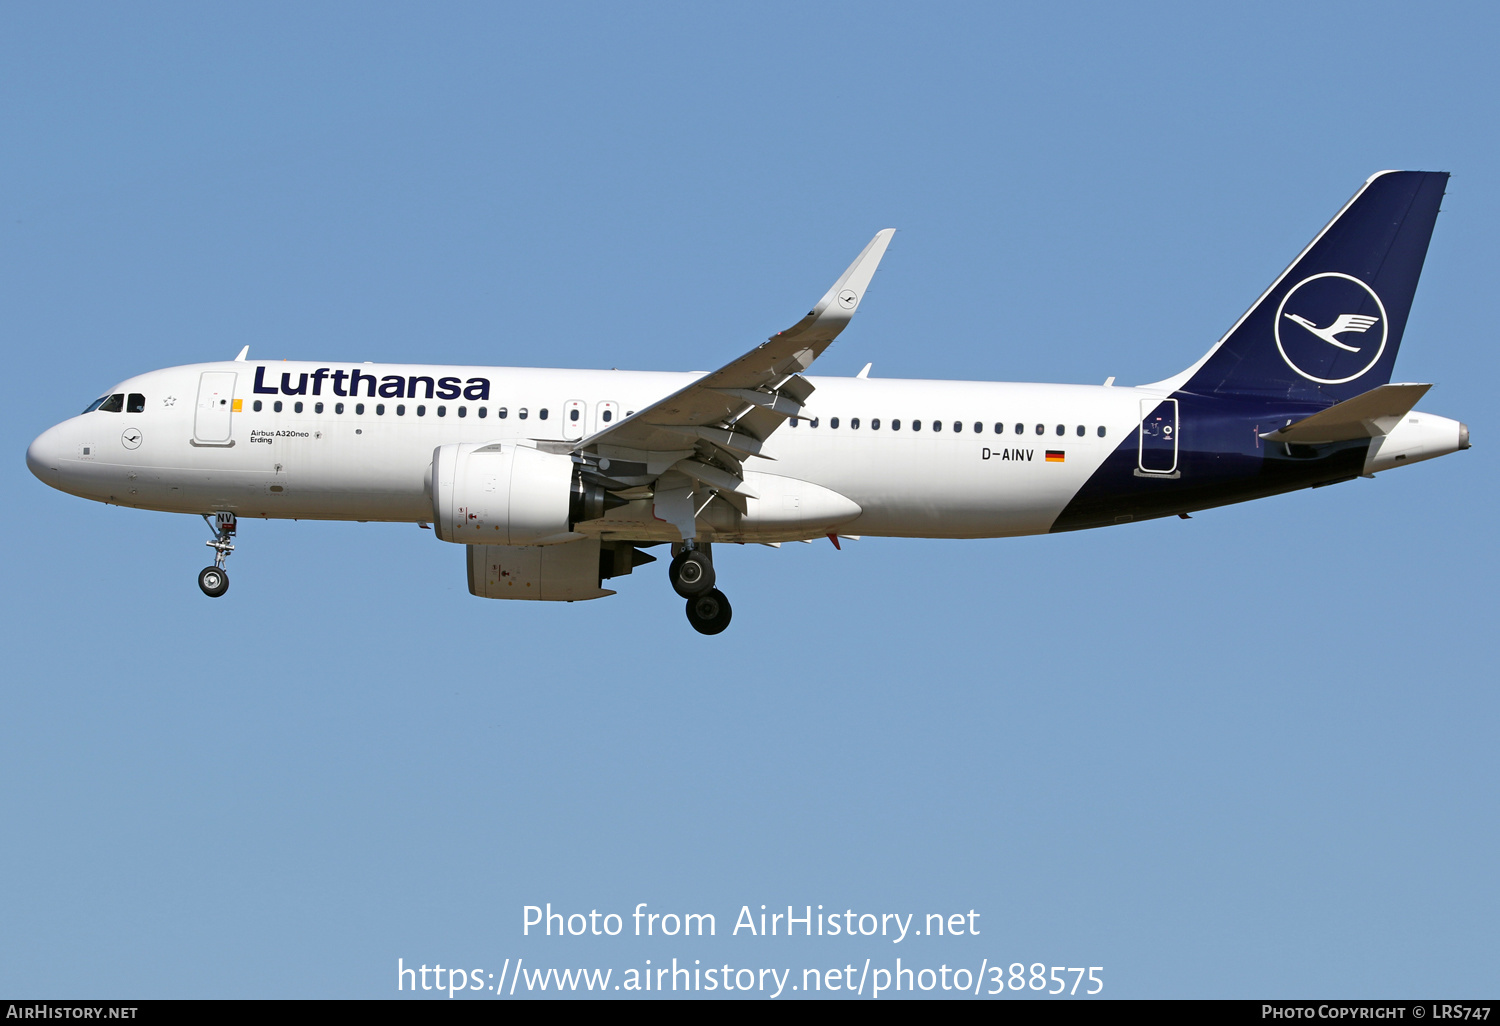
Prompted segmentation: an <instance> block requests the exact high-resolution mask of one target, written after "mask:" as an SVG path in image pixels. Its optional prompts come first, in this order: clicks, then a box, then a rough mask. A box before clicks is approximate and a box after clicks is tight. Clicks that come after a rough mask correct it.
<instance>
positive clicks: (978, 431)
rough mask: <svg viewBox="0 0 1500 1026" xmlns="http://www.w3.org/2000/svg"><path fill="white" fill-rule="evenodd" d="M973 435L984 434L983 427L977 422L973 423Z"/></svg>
mask: <svg viewBox="0 0 1500 1026" xmlns="http://www.w3.org/2000/svg"><path fill="white" fill-rule="evenodd" d="M974 433H975V434H976V435H982V434H984V425H983V424H981V423H979V421H977V420H976V421H975V422H974Z"/></svg>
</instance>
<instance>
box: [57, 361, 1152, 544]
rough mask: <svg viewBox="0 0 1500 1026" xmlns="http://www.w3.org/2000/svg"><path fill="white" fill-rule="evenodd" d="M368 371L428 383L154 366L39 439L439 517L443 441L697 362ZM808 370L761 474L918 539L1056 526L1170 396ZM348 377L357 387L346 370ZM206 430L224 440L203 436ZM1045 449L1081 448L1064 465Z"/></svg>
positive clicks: (90, 479)
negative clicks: (456, 383)
mask: <svg viewBox="0 0 1500 1026" xmlns="http://www.w3.org/2000/svg"><path fill="white" fill-rule="evenodd" d="M327 366H328V365H326V364H310V363H291V362H288V363H280V364H273V365H269V366H268V367H267V370H266V372H265V374H264V378H265V384H263V386H262V387H276V388H278V389H279V385H280V382H281V380H282V375H283V374H285V375H286V376H287V377H286V381H287V382H288V384H289V386H290V387H292V388H297V387H300V386H301V382H302V375H304V374H307V375H309V376H311V375H313V374H314V373H315V372H316V371H317V369H318V368H320V367H323V368H326V367H327ZM345 366H353V365H345ZM357 366H358V369H359V370H360V371H361V372H363V373H365V374H367V375H370V376H372V377H374V378H376V379H385V380H390V379H393V378H400V379H402V380H404V381H410V380H412V379H418V380H419V381H422V384H419V385H418V386H417V396H416V397H415V398H407V397H405V396H399V397H389V398H387V397H381V396H379V395H378V394H377V395H376V396H374V397H371V396H370V395H368V394H366V393H367V392H368V391H369V389H370V385H369V384H368V383H365V382H362V385H363V388H362V390H361V394H360V395H358V396H351V395H339V394H336V393H335V390H334V382H333V381H332V380H331V378H329V377H326V376H325V377H321V378H319V379H317V380H316V381H315V384H316V385H317V386H318V391H319V394H317V395H313V394H311V390H312V387H313V385H309V386H307V387H308V393H307V394H301V395H288V394H282V393H281V392H280V391H277V392H276V393H274V394H273V393H270V392H264V393H261V394H257V393H255V392H253V391H252V388H253V387H254V379H253V372H254V367H255V365H253V364H246V363H243V362H225V363H217V364H198V365H192V366H185V367H175V368H171V369H167V370H161V371H154V372H152V373H149V374H144V375H140V376H139V377H135V378H131V379H129V380H128V381H125V382H122V383H121V384H119V385H117V386H116V387H115V389H114V390H113V391H114V392H116V393H127V394H139V395H142V396H144V397H145V402H144V409H143V411H142V412H139V413H130V412H123V411H122V412H119V413H112V412H103V411H95V412H92V413H87V414H84V415H81V416H78V417H74V418H72V419H70V420H68V421H65V422H63V423H62V424H59V425H58V426H56V427H55V428H53V429H51V430H50V431H49V432H47V433H46V434H44V435H43V436H42V437H41V438H39V439H37V442H36V444H35V445H34V446H33V451H34V452H35V453H37V454H38V455H40V454H42V453H45V454H46V457H47V458H46V459H45V460H42V462H45V463H47V467H46V468H45V469H44V470H42V471H41V473H40V476H42V477H43V479H44V480H47V481H48V483H50V484H54V485H55V486H56V487H58V488H61V489H62V490H64V491H67V492H71V493H73V494H75V495H79V496H83V497H85V498H90V499H95V500H99V501H103V502H109V503H116V504H119V505H124V506H135V507H139V508H143V509H155V510H166V511H172V512H181V513H203V512H210V511H214V510H228V511H232V512H234V513H237V514H238V515H241V516H249V517H267V518H293V519H326V520H361V521H367V520H383V521H407V522H422V521H428V520H430V519H431V518H432V502H431V497H430V487H431V484H430V481H429V479H428V474H429V468H430V465H431V463H432V453H433V449H434V448H435V447H437V446H439V445H445V444H449V443H462V442H491V441H519V440H558V441H561V440H566V439H577V438H582V437H584V436H586V435H589V434H591V433H593V432H594V431H597V430H599V429H601V428H603V427H605V426H607V425H606V422H605V417H606V414H607V415H608V418H609V420H610V421H613V422H617V421H618V419H619V418H621V417H623V416H628V415H629V414H631V413H634V412H635V411H636V410H638V409H641V408H644V407H646V406H648V405H649V404H650V403H652V402H654V401H656V400H658V399H660V398H661V397H662V396H664V395H667V394H669V393H671V392H672V391H674V390H676V389H678V388H681V387H683V386H684V385H686V384H688V383H689V382H691V381H692V380H694V379H695V378H696V377H698V376H699V375H696V374H684V373H658V372H639V371H595V370H558V369H538V368H494V367H432V366H415V365H374V364H362V365H357ZM225 374H232V375H235V377H234V379H233V381H232V385H231V387H230V389H229V391H230V393H231V394H229V395H228V396H227V397H226V398H227V401H228V402H229V404H230V406H229V410H230V412H229V413H228V414H227V426H223V427H218V426H216V427H212V428H208V429H207V430H205V428H204V420H203V418H204V417H205V416H206V415H207V416H212V415H213V411H212V410H207V411H205V404H206V403H211V402H213V399H212V397H210V396H204V395H200V392H201V391H202V390H203V388H204V387H206V386H205V385H204V382H205V381H207V380H209V376H211V375H225ZM443 377H449V378H457V379H459V380H460V381H461V382H467V381H471V380H475V379H482V380H484V381H486V382H487V383H488V389H487V391H488V393H489V394H488V398H486V399H480V400H474V399H465V398H463V396H462V394H461V393H460V396H459V397H458V398H455V399H443V398H440V397H437V393H434V396H435V397H434V398H431V399H429V398H427V396H426V386H425V381H423V380H422V379H426V378H432V379H434V380H435V381H437V380H441V379H442V378H443ZM217 380H218V381H220V382H224V381H227V380H228V379H224V378H219V379H217ZM810 380H811V381H812V382H813V384H815V385H816V386H817V391H816V392H815V393H814V394H813V396H812V398H811V399H810V400H809V401H808V403H807V407H806V410H805V415H806V417H807V418H816V421H815V423H816V425H817V426H813V425H814V421H813V420H811V419H809V420H804V421H803V422H801V423H797V424H788V425H786V426H784V427H783V428H782V429H781V430H779V431H777V432H775V433H774V434H773V435H772V436H771V438H770V439H769V440H768V442H767V444H766V447H765V450H764V453H765V455H766V456H768V457H770V458H769V459H752V460H750V461H749V462H748V463H747V464H746V467H745V469H746V470H747V471H751V472H754V473H756V474H763V475H769V476H773V477H780V478H789V479H794V480H797V481H806V482H811V483H813V484H816V485H819V486H822V487H823V488H827V489H830V490H832V491H833V492H836V493H838V494H839V495H842V496H844V497H846V498H848V499H849V500H851V501H853V502H854V503H856V504H858V506H859V508H860V510H861V511H862V512H861V513H860V515H859V516H858V517H857V519H855V520H854V521H852V522H848V523H844V524H841V525H840V527H839V530H840V531H841V532H845V533H849V534H864V535H892V536H906V537H945V538H978V537H1000V536H1007V535H1023V534H1036V533H1042V532H1046V531H1047V530H1048V529H1049V528H1050V527H1051V525H1052V523H1053V521H1054V520H1055V519H1056V517H1057V514H1058V513H1059V512H1060V511H1061V510H1062V508H1063V507H1064V506H1065V505H1066V504H1067V502H1068V500H1069V499H1070V498H1071V497H1072V496H1073V495H1074V494H1075V493H1076V492H1077V490H1078V488H1079V487H1080V485H1081V484H1082V483H1083V482H1084V481H1085V480H1086V479H1087V478H1088V476H1089V475H1090V474H1091V473H1092V472H1093V471H1094V470H1095V469H1096V468H1097V467H1098V466H1099V464H1100V463H1101V462H1102V461H1103V459H1104V458H1105V456H1107V455H1108V454H1109V453H1110V452H1111V451H1112V450H1114V449H1115V448H1116V447H1117V446H1118V445H1119V444H1120V443H1121V441H1122V440H1123V439H1125V438H1126V437H1127V436H1129V435H1131V434H1132V433H1133V432H1134V431H1135V430H1136V429H1137V424H1138V420H1139V408H1140V400H1141V399H1142V398H1143V397H1147V398H1160V397H1161V394H1162V393H1160V392H1157V391H1142V390H1138V389H1133V388H1115V387H1102V386H1084V385H1040V384H1013V383H990V382H969V381H914V380H893V379H868V378H821V377H815V378H811V379H810ZM339 385H340V386H341V387H340V388H339V391H346V390H347V382H344V381H341V382H339ZM449 391H450V392H451V391H452V386H450V387H449ZM257 403H259V404H260V407H261V408H260V409H259V410H256V409H255V405H256V404H257ZM299 403H300V404H301V411H300V412H297V409H296V407H297V404H299ZM317 404H321V405H322V411H321V412H315V411H316V409H317ZM277 405H279V406H280V411H279V412H277V410H276V406H277ZM340 405H341V406H342V411H341V412H340V410H339V407H340ZM398 408H400V410H401V412H400V413H398V412H397V411H398ZM419 409H420V410H421V412H420V414H419V412H418V411H419ZM361 410H362V412H357V411H361ZM377 410H380V411H382V412H377ZM835 422H837V425H838V426H837V427H835V426H834V424H835ZM856 423H857V424H858V426H857V427H856V426H855V425H856ZM877 423H878V425H879V426H878V427H877V426H876V425H877ZM898 424H899V427H897V425H898ZM916 424H920V427H919V428H918V429H915V430H914V426H915V425H916ZM997 425H1000V426H1001V428H1002V430H1000V431H998V432H997V430H996V426H997ZM1018 428H1019V431H1018ZM1101 429H1102V430H1103V434H1102V435H1101V434H1100V430H1101ZM1080 430H1081V433H1080ZM1059 432H1061V433H1059ZM205 434H208V435H209V436H210V440H208V441H204V440H202V439H203V438H204V436H205ZM1048 450H1054V451H1061V452H1063V453H1064V454H1065V455H1064V457H1063V459H1062V460H1060V461H1059V460H1057V459H1056V458H1055V457H1054V459H1053V461H1052V462H1048V460H1047V456H1046V453H1047V451H1048ZM752 501H753V500H752ZM705 516H706V517H707V516H708V513H707V512H706V513H705ZM646 519H647V520H649V519H650V518H646ZM749 519H750V521H751V522H753V520H754V518H753V517H751V518H749ZM641 530H642V531H644V532H645V536H646V537H655V535H656V534H660V533H661V531H660V530H659V529H658V528H657V527H656V526H655V522H643V523H642V524H641ZM625 533H634V532H628V531H627V532H625ZM765 533H766V536H767V537H770V536H771V535H784V534H786V533H787V532H785V531H768V532H765ZM793 533H795V532H793ZM716 536H717V537H719V538H721V539H722V540H747V541H753V540H759V538H758V537H757V536H756V534H755V532H753V531H749V532H747V531H744V530H734V531H730V532H725V531H723V530H722V529H721V530H720V531H719V532H718V534H717V535H716ZM740 536H743V537H740ZM662 537H663V538H669V539H670V538H672V537H675V535H672V534H669V533H668V534H662Z"/></svg>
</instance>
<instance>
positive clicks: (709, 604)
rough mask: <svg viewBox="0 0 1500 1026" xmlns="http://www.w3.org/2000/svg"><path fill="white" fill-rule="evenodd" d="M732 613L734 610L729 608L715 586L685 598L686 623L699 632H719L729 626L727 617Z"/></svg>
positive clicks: (726, 600)
mask: <svg viewBox="0 0 1500 1026" xmlns="http://www.w3.org/2000/svg"><path fill="white" fill-rule="evenodd" d="M733 615H734V610H732V609H730V608H729V600H728V599H727V598H725V597H724V593H723V592H722V591H720V590H719V589H717V588H713V589H711V590H709V591H707V592H705V593H704V594H702V595H699V596H697V597H696V598H690V599H688V600H687V618H688V623H690V624H692V625H693V630H695V631H697V632H698V633H699V634H718V633H720V632H721V631H723V630H724V628H725V627H728V626H729V618H730V617H731V616H733Z"/></svg>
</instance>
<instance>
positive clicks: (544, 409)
mask: <svg viewBox="0 0 1500 1026" xmlns="http://www.w3.org/2000/svg"><path fill="white" fill-rule="evenodd" d="M537 416H538V417H540V418H541V419H542V420H546V419H547V407H545V406H543V407H542V408H541V409H540V410H539V411H537Z"/></svg>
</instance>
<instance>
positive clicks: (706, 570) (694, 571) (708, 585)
mask: <svg viewBox="0 0 1500 1026" xmlns="http://www.w3.org/2000/svg"><path fill="white" fill-rule="evenodd" d="M667 576H668V577H669V578H670V579H671V581H672V590H673V591H675V592H677V594H679V595H681V596H682V597H683V598H685V599H690V598H697V597H698V596H699V595H703V594H705V593H707V592H708V591H710V590H711V589H712V588H713V586H714V564H713V560H711V559H709V558H708V556H706V555H704V554H703V552H702V551H700V550H698V549H687V550H685V551H683V552H680V553H678V554H677V555H676V556H674V557H673V558H672V563H671V565H670V566H669V567H668V568H667ZM720 598H723V596H722V595H721V596H720ZM725 622H726V623H728V621H727V620H726V621H725ZM722 629H723V628H720V630H722ZM710 633H713V632H710Z"/></svg>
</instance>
